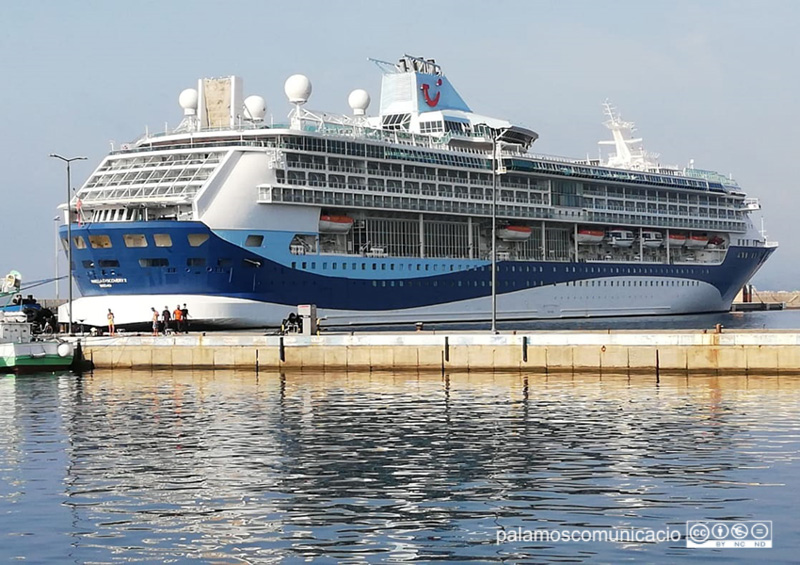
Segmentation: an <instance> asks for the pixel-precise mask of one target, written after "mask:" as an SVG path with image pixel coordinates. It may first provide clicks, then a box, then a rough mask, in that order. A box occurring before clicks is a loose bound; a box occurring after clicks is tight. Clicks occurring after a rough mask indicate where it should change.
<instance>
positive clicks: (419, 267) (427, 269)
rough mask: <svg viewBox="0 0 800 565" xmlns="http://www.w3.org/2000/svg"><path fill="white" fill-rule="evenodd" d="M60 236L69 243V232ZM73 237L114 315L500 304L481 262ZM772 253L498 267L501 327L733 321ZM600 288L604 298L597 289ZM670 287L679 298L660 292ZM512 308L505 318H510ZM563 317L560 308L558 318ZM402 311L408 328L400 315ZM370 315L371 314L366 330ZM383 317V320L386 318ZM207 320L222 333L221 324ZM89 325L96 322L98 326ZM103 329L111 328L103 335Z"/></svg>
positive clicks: (349, 312)
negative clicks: (710, 259)
mask: <svg viewBox="0 0 800 565" xmlns="http://www.w3.org/2000/svg"><path fill="white" fill-rule="evenodd" d="M61 234H62V237H64V238H66V228H65V227H63V228H62V230H61ZM72 234H73V237H77V236H80V237H82V238H83V239H84V241H86V242H87V245H86V246H85V248H83V249H75V248H73V254H74V258H73V264H74V266H75V267H74V276H75V280H76V282H77V286H78V288H79V290H80V292H81V294H82V296H83V297H86V298H93V297H94V298H97V297H105V298H107V299H108V300H106V302H107V304H108V305H109V307H112V306H113V305H114V298H115V297H130V296H137V297H141V298H147V297H152V298H153V300H158V297H161V296H165V297H166V296H169V297H170V299H172V300H173V301H174V298H175V297H177V298H178V299H180V297H183V299H182V301H183V302H187V301H188V302H192V301H193V299H196V298H198V297H203V300H204V301H207V300H209V299H213V298H214V297H217V298H220V299H226V300H237V301H244V302H248V303H254V304H257V305H258V304H268V305H270V306H271V307H273V308H272V309H271V310H270V312H274V314H269V315H268V317H269V318H270V319H263V322H262V323H258V324H254V323H253V321H252V320H250V321H247V322H244V321H243V323H242V325H245V326H249V325H262V326H267V325H275V324H277V323H279V322H280V319H281V318H282V317H283V315H285V313H286V312H288V311H291V310H292V309H294V308H295V307H296V306H297V305H298V304H316V305H317V307H318V308H319V309H320V310H321V311H323V312H327V313H329V314H335V313H346V314H343V316H342V318H343V319H342V320H341V321H342V322H343V323H347V322H348V321H356V322H362V323H375V322H376V321H383V322H386V323H391V322H393V321H400V320H402V319H421V320H424V319H425V312H426V311H429V312H430V314H431V316H430V318H429V319H431V320H444V321H447V318H448V312H451V313H452V316H451V317H452V318H453V321H456V320H466V319H471V320H482V319H484V320H485V319H488V317H489V310H488V309H486V308H484V307H483V306H484V305H485V302H486V300H487V299H488V297H490V295H491V285H490V280H491V266H490V264H489V263H488V262H487V261H483V260H467V259H441V258H429V259H419V258H397V257H382V258H374V257H364V256H352V255H349V256H344V255H321V254H313V255H293V254H290V253H289V252H288V249H289V246H288V242H289V240H290V238H291V235H292V234H288V233H283V232H269V231H261V232H256V231H253V230H247V231H246V232H245V231H229V232H228V231H220V232H214V231H212V230H210V229H209V228H208V227H207V226H205V225H204V224H202V223H200V222H177V221H161V222H125V223H102V224H93V225H84V226H81V227H74V228H73V230H72ZM125 234H137V235H143V236H144V237H145V240H146V241H147V242H148V243H147V246H146V247H127V246H126V244H125V240H124V238H123V236H124V235H125ZM252 234H260V235H263V241H262V243H261V245H259V246H258V247H245V245H244V242H245V239H246V237H247V236H248V235H252ZM156 235H159V237H161V238H162V241H163V239H164V236H165V235H168V236H169V237H168V240H169V243H170V245H169V246H166V247H157V246H155V245H154V241H155V236H156ZM190 235H191V236H192V238H194V242H195V244H197V241H198V240H202V239H205V241H203V242H202V243H201V244H200V245H197V246H192V245H191V244H190V237H189V236H190ZM90 236H95V237H96V236H101V237H102V236H107V237H108V239H107V240H105V238H104V241H105V242H106V245H107V244H110V246H106V247H93V246H92V245H89V243H88V242H89V241H90ZM206 237H207V239H206ZM772 251H773V249H772V248H767V247H731V248H730V249H729V250H728V253H727V254H726V257H725V260H724V261H723V262H722V263H721V264H715V265H712V264H697V265H691V264H680V265H667V264H655V263H614V262H611V261H602V262H585V263H584V262H578V263H576V262H564V261H557V262H549V261H539V262H530V261H524V262H523V261H500V262H498V274H497V281H498V282H497V284H498V289H497V290H498V296H499V299H498V300H499V304H500V305H501V307H500V309H499V310H498V316H499V318H500V319H512V318H513V319H524V318H539V317H552V316H560V317H568V316H570V315H574V316H587V315H625V314H654V313H655V314H658V313H664V314H670V313H690V312H691V313H694V312H702V311H722V310H727V309H729V308H730V303H731V301H732V300H733V298H734V297H735V295H736V294H737V292H738V291H739V290H740V289H741V287H742V286H743V285H744V284H745V283H746V282H747V281H748V280H749V279H750V277H752V275H753V274H754V273H755V272H756V271H757V270H758V268H759V267H760V266H761V265H762V264H763V263H764V261H766V259H767V258H768V257H769V255H770V254H771V253H772ZM595 284H597V287H600V288H595V286H594V285H595ZM601 285H602V286H601ZM665 285H666V286H667V287H669V288H668V289H664V288H661V287H664V286H665ZM563 287H574V288H563ZM609 287H610V288H609ZM642 287H645V289H643V288H642ZM650 287H654V288H650ZM676 287H677V288H676ZM695 287H697V289H696V290H697V291H698V292H699V291H700V289H702V290H703V292H705V298H702V299H700V297H698V299H697V300H695V299H691V300H687V301H686V302H685V303H683V302H682V300H683V298H681V297H686V298H689V297H690V296H691V294H692V293H693V292H694V291H695ZM644 290H649V292H650V294H647V293H644ZM533 291H536V292H537V293H538V294H537V293H533ZM665 291H666V292H665ZM554 292H555V293H556V294H554ZM626 293H627V294H626ZM670 293H671V294H674V295H675V296H676V297H677V298H676V299H675V300H673V304H671V305H666V306H665V305H664V304H662V303H659V305H658V307H654V308H650V307H648V305H647V304H645V303H644V302H646V297H647V296H650V295H651V294H652V295H654V296H656V295H659V294H660V295H664V296H666V295H669V294H670ZM604 294H609V295H611V294H614V296H616V298H617V299H620V298H624V296H627V295H630V296H631V297H632V299H633V300H634V301H635V302H638V304H637V305H636V306H637V307H634V308H627V309H626V308H608V309H604V308H602V307H601V308H597V307H596V305H597V303H598V301H600V303H602V300H603V295H604ZM523 295H525V296H526V299H525V301H524V303H520V304H516V303H514V297H515V296H523ZM536 296H541V298H542V301H543V303H547V302H548V301H549V302H556V304H551V305H550V306H551V308H550V309H549V310H548V309H547V308H545V309H542V308H541V307H532V306H531V304H532V302H531V300H533V303H535V302H536ZM709 298H710V299H711V300H709ZM578 299H579V300H581V301H582V302H581V304H580V305H576V307H575V308H567V307H564V305H563V304H560V302H563V301H564V300H568V301H569V300H578ZM82 300H85V299H82ZM675 302H680V303H681V304H675ZM458 304H462V305H470V306H468V307H467V310H471V311H472V314H473V315H471V316H469V315H466V316H465V313H464V311H463V309H459V308H457V307H455V305H458ZM503 304H505V305H506V306H507V308H506V310H507V312H504V310H503V309H502V305H503ZM591 304H594V305H595V306H591ZM478 305H480V307H478ZM526 305H527V306H526ZM587 305H589V306H587ZM153 306H154V307H156V309H157V310H159V311H160V306H161V304H160V302H154V303H153ZM538 306H542V304H540V305H538ZM553 306H558V308H557V311H555V310H553V308H552V307H553ZM628 306H630V305H628ZM476 308H477V309H476ZM481 309H482V310H481ZM141 310H142V312H141V317H140V321H142V322H144V321H146V320H148V319H149V318H148V316H149V312H148V311H149V308H147V310H148V311H145V308H144V307H141ZM605 310H608V311H605ZM103 312H104V310H103ZM403 312H408V313H409V316H410V317H404V316H401V315H398V316H395V315H393V314H401V313H403ZM570 312H573V313H572V314H570ZM360 313H363V314H364V315H365V316H363V319H362V316H361V315H360ZM375 314H379V315H378V316H377V318H376V316H375ZM98 315H99V314H98ZM76 316H77V307H76ZM334 317H336V316H335V315H334ZM76 319H78V318H77V317H76ZM208 321H209V322H211V323H212V325H213V321H212V320H208ZM87 323H90V324H91V323H93V321H92V319H88V320H87ZM100 324H102V319H101V321H100V323H99V324H97V325H100ZM225 325H230V326H235V325H237V324H236V320H235V319H228V320H227V321H226V323H225Z"/></svg>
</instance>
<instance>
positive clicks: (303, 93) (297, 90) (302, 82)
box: [283, 75, 311, 104]
mask: <svg viewBox="0 0 800 565" xmlns="http://www.w3.org/2000/svg"><path fill="white" fill-rule="evenodd" d="M283 91H284V92H285V93H286V97H287V98H288V99H289V102H291V103H292V104H305V103H306V102H308V98H309V96H311V81H310V80H308V77H307V76H305V75H292V76H290V77H289V78H287V79H286V83H284V85H283Z"/></svg>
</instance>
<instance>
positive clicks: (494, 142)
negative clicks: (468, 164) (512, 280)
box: [492, 131, 497, 334]
mask: <svg viewBox="0 0 800 565" xmlns="http://www.w3.org/2000/svg"><path fill="white" fill-rule="evenodd" d="M492 333H493V334H496V333H497V131H495V132H493V135H492Z"/></svg>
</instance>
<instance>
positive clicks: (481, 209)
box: [257, 182, 746, 233]
mask: <svg viewBox="0 0 800 565" xmlns="http://www.w3.org/2000/svg"><path fill="white" fill-rule="evenodd" d="M257 188H258V196H257V202H258V203H260V204H272V203H281V204H301V205H309V206H336V207H343V208H351V209H379V210H396V211H404V212H433V213H443V214H454V215H470V216H491V215H492V197H491V191H487V192H486V193H482V194H474V193H473V194H463V193H459V194H455V195H453V194H452V193H446V194H445V193H439V194H420V192H416V191H415V192H413V193H410V192H408V191H404V192H400V191H399V190H398V191H397V192H392V191H391V190H388V189H383V188H382V187H379V186H375V187H373V186H366V187H365V186H359V187H355V186H353V185H348V184H344V183H338V182H337V183H327V184H325V183H324V182H319V184H318V185H317V186H304V185H289V184H284V183H280V184H276V185H271V184H262V185H259V186H258V187H257ZM497 215H498V216H499V217H503V218H518V219H522V220H546V219H553V220H556V221H561V222H567V223H582V222H591V223H596V224H605V225H614V224H622V225H631V226H647V227H654V228H661V229H667V228H677V229H696V230H704V231H711V232H737V233H740V232H745V231H746V226H745V223H744V222H743V221H739V220H736V219H731V218H720V219H711V218H701V217H697V216H687V215H685V214H675V215H670V214H650V213H645V212H633V211H626V210H619V211H612V212H607V211H598V210H595V209H574V208H568V207H566V208H562V207H558V208H553V207H550V206H548V205H545V204H542V203H541V202H537V201H534V202H524V201H522V200H521V199H512V198H503V199H498V202H497Z"/></svg>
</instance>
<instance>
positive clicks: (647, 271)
mask: <svg viewBox="0 0 800 565" xmlns="http://www.w3.org/2000/svg"><path fill="white" fill-rule="evenodd" d="M309 263H310V264H311V269H316V268H317V262H316V261H310V262H309V261H302V262H300V263H299V265H300V268H301V269H308V268H309ZM321 265H322V269H323V270H327V269H328V265H329V263H328V262H327V261H324V262H322V263H321ZM348 265H350V267H348ZM359 265H360V269H361V270H362V271H366V270H368V267H367V265H371V267H369V269H370V270H372V271H377V270H381V271H386V270H387V267H386V266H387V265H388V266H389V267H388V270H389V271H394V270H398V271H403V270H405V268H406V264H405V263H397V264H395V263H347V262H342V263H336V262H332V263H330V267H331V269H332V270H334V271H336V270H338V269H340V268H341V270H343V271H346V270H348V268H349V269H350V270H352V271H357V270H359ZM378 265H380V267H379V266H378ZM297 266H298V262H297V261H292V269H297V268H298V267H297ZM439 267H441V269H440V268H439ZM408 270H409V271H414V270H416V271H442V272H446V271H450V272H451V273H452V272H453V271H463V270H469V268H468V267H467V266H466V265H449V268H448V265H430V264H425V265H422V264H417V265H416V268H415V266H414V264H413V263H408ZM476 270H479V271H484V270H491V267H478V268H477V269H476ZM497 272H498V273H499V272H506V273H514V272H518V273H523V272H525V273H531V272H533V273H536V272H539V273H541V272H544V268H543V267H537V266H535V265H534V266H530V265H511V266H500V265H498V266H497ZM553 272H554V273H556V272H558V267H553ZM564 272H566V273H569V272H572V273H597V274H611V275H613V274H621V275H662V276H667V275H688V274H709V273H710V272H711V271H710V270H709V269H704V268H700V269H699V268H688V267H687V268H680V267H670V268H667V269H663V268H659V267H565V268H564Z"/></svg>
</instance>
